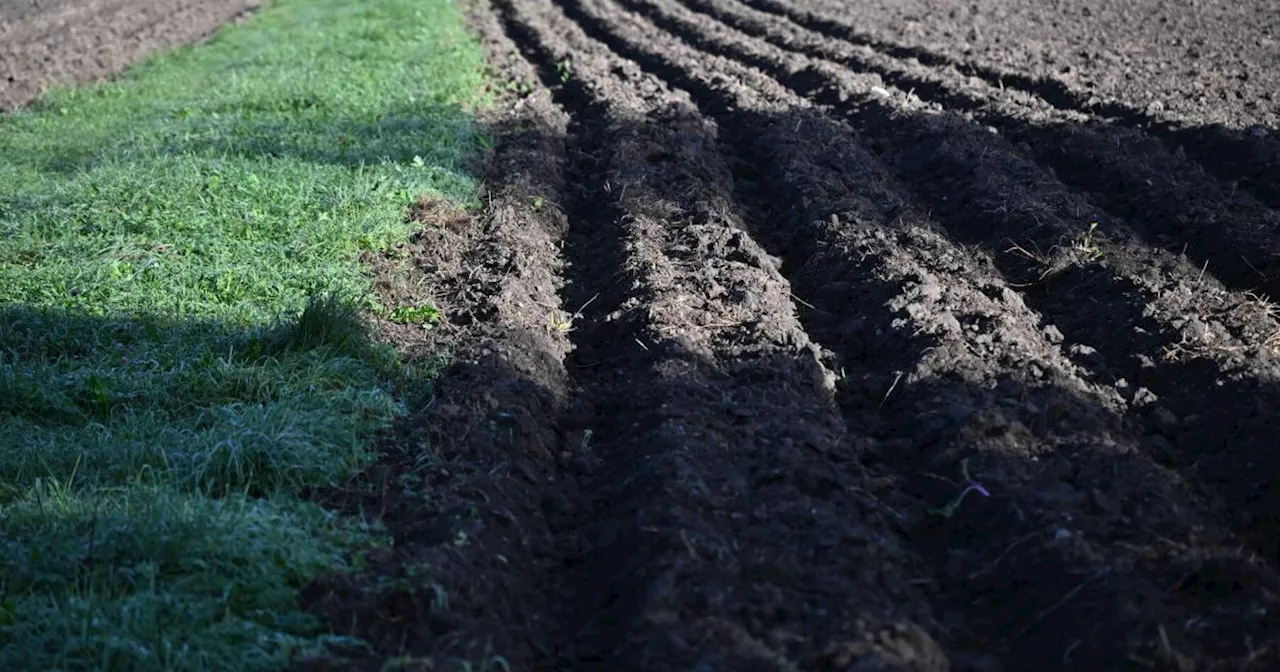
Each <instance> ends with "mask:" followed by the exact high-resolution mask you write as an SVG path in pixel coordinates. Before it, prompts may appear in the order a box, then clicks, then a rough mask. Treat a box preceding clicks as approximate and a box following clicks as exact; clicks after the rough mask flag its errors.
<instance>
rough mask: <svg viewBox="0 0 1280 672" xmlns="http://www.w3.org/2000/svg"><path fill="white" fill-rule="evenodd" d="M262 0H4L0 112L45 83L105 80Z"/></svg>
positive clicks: (208, 30) (0, 29)
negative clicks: (210, 0) (209, 0)
mask: <svg viewBox="0 0 1280 672" xmlns="http://www.w3.org/2000/svg"><path fill="white" fill-rule="evenodd" d="M259 4H261V2H260V1H259V0H218V1H217V2H207V1H205V0H5V2H3V3H0V111H5V110H11V109H14V108H16V107H21V106H23V105H26V104H27V103H30V102H31V101H32V100H35V98H36V97H37V96H39V95H40V93H41V92H42V91H44V90H45V89H47V88H48V87H50V86H58V85H63V86H65V85H69V84H80V83H86V82H94V81H100V80H103V79H106V78H107V77H110V76H112V75H114V74H116V73H118V72H120V71H121V70H123V69H124V68H126V67H127V66H129V65H131V64H133V63H134V62H136V61H138V60H139V59H141V58H143V57H145V56H148V55H150V54H152V53H155V52H157V51H160V50H164V49H169V48H172V47H175V46H178V45H181V44H186V43H189V42H195V41H197V40H201V39H204V38H206V37H208V36H209V35H212V34H213V31H214V30H215V29H217V27H218V26H220V25H222V24H224V23H226V22H228V21H232V20H235V19H236V18H238V17H241V16H244V15H245V14H247V13H248V12H250V11H251V10H253V9H254V8H256V7H257V6H258V5H259Z"/></svg>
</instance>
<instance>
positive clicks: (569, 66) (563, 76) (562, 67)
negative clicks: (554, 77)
mask: <svg viewBox="0 0 1280 672" xmlns="http://www.w3.org/2000/svg"><path fill="white" fill-rule="evenodd" d="M556 72H557V73H559V75H560V83H561V84H567V83H568V82H569V78H570V77H573V61H571V60H569V59H567V58H565V59H562V60H560V61H557V62H556Z"/></svg>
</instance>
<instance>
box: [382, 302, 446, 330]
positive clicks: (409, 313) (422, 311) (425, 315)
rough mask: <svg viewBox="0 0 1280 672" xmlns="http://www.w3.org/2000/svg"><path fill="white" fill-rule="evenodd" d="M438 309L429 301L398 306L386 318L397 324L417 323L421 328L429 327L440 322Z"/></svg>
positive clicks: (440, 316)
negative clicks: (416, 304) (415, 304)
mask: <svg viewBox="0 0 1280 672" xmlns="http://www.w3.org/2000/svg"><path fill="white" fill-rule="evenodd" d="M441 318H442V315H441V314H440V309H439V308H436V307H435V305H433V304H430V303H424V304H422V305H418V306H399V307H397V308H395V309H394V310H392V311H391V312H390V313H389V314H388V315H387V319H389V320H391V321H392V322H396V323H398V324H417V325H421V326H422V328H423V329H431V328H433V327H435V326H436V325H437V324H439V323H440V320H441Z"/></svg>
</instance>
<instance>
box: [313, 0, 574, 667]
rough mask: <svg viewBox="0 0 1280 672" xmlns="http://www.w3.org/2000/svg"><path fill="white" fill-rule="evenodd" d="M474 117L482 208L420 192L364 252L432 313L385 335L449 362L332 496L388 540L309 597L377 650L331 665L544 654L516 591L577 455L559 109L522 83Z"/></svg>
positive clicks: (399, 290)
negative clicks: (393, 227)
mask: <svg viewBox="0 0 1280 672" xmlns="http://www.w3.org/2000/svg"><path fill="white" fill-rule="evenodd" d="M471 4H472V10H473V16H472V22H471V23H472V26H473V28H474V29H475V31H476V32H477V33H478V34H479V35H480V36H481V38H482V39H483V41H484V44H485V47H486V51H487V53H488V57H489V62H490V63H491V64H493V65H494V66H495V68H496V69H497V70H498V72H499V74H500V76H502V77H503V78H506V79H510V80H515V81H524V82H527V81H529V80H530V79H532V78H533V77H534V76H535V73H534V72H533V70H532V69H531V68H530V67H529V65H528V64H527V63H525V62H524V61H523V60H522V58H521V57H520V55H519V53H518V52H517V51H516V49H515V48H514V45H512V44H511V43H510V41H508V40H506V38H505V36H504V35H503V33H502V30H501V28H500V27H499V25H498V24H497V21H496V18H495V17H494V15H493V14H492V11H491V10H490V9H489V7H488V6H487V5H486V3H485V2H483V0H471ZM518 88H519V87H517V89H518ZM482 122H483V123H484V124H485V125H486V127H487V130H488V131H489V133H490V135H491V136H492V137H493V138H494V140H495V144H494V149H493V150H492V151H491V153H490V155H489V156H488V157H486V158H487V160H486V162H485V165H484V167H483V168H484V176H485V178H486V183H487V185H488V189H487V192H486V193H485V194H484V196H485V200H486V210H485V212H484V214H483V216H482V217H481V218H479V219H475V218H472V217H470V216H468V215H466V214H465V213H460V212H456V211H452V210H450V209H448V207H447V206H445V205H444V204H442V203H439V202H432V201H423V202H421V203H419V204H418V206H417V207H416V208H415V209H414V211H413V213H412V215H413V216H414V217H415V219H416V220H417V221H418V222H419V223H420V225H421V228H420V230H419V231H418V232H417V233H416V234H415V235H414V237H413V240H412V241H411V242H410V243H408V244H406V245H403V246H401V247H400V248H398V249H396V250H394V251H392V252H390V253H387V254H386V255H384V256H382V257H379V258H377V259H375V260H374V266H375V269H376V271H377V287H378V290H379V294H380V296H381V297H382V299H383V300H384V301H385V302H388V303H389V304H391V305H392V306H396V305H410V306H417V305H421V304H423V303H424V300H425V299H428V298H429V299H430V300H431V303H432V304H434V305H435V306H436V307H437V308H438V309H439V310H440V312H441V314H442V322H441V324H440V325H439V326H437V327H436V328H435V329H433V330H432V331H429V332H426V331H423V330H422V329H421V328H420V327H418V326H417V325H397V324H393V323H390V322H384V323H381V324H380V327H381V329H382V332H383V335H384V336H385V337H387V338H389V339H391V340H392V341H394V342H395V343H396V344H397V345H398V346H399V347H400V348H401V349H402V350H403V351H404V352H405V353H406V354H407V355H408V356H410V357H433V356H437V355H438V353H439V351H440V349H441V346H442V345H448V346H449V350H450V351H451V352H452V353H453V357H452V360H453V361H452V363H451V364H450V365H449V366H448V367H447V368H446V369H445V370H444V371H442V372H441V374H440V376H439V378H438V380H437V382H436V384H435V388H436V389H435V398H434V400H433V403H432V404H430V405H429V406H427V407H426V408H424V409H422V410H420V411H419V412H417V413H415V414H414V415H413V416H412V417H411V418H409V419H408V420H407V421H406V422H404V423H402V424H401V426H399V427H397V428H396V429H395V430H394V431H392V432H391V433H390V434H389V435H388V436H386V437H383V440H382V441H381V442H380V444H379V448H380V450H381V459H380V460H379V463H378V465H377V466H376V467H375V468H374V469H372V470H370V471H369V472H368V473H366V474H364V475H362V476H361V477H360V478H359V479H357V481H358V482H357V483H356V484H354V485H353V486H352V487H350V488H348V489H347V490H346V491H347V492H348V493H350V494H349V495H348V498H350V497H352V496H354V495H355V493H359V496H358V497H356V501H354V502H338V504H341V505H344V506H346V507H348V508H350V509H351V510H352V511H353V512H358V513H360V514H365V515H369V514H373V513H378V514H379V516H380V520H381V521H382V522H383V523H385V524H386V526H387V529H388V531H389V532H390V534H391V535H392V536H393V538H394V540H395V543H394V545H393V546H392V547H391V548H389V549H380V550H378V551H376V552H374V553H371V554H370V555H369V557H368V560H367V566H366V567H365V568H364V569H363V570H362V571H360V572H357V573H356V574H355V575H341V576H337V577H322V578H321V579H320V580H318V581H317V582H316V583H315V584H314V585H312V586H311V587H310V588H309V589H308V590H307V592H306V594H305V595H304V598H305V601H306V603H307V604H308V607H309V608H310V609H311V610H312V611H313V612H314V613H317V614H318V615H320V616H322V617H323V618H325V619H326V620H327V621H328V622H329V624H330V626H331V627H332V628H333V630H334V631H335V632H337V633H338V634H343V635H352V636H356V637H359V638H361V639H363V640H365V641H367V642H370V643H372V644H373V645H374V646H375V647H376V648H375V650H374V651H372V652H370V651H363V652H361V653H360V654H359V655H358V656H355V658H356V659H355V660H350V661H343V662H342V664H343V667H342V668H341V669H367V670H379V669H386V667H385V665H386V664H387V663H388V662H389V661H395V660H403V659H405V657H407V658H408V659H414V660H418V661H421V664H423V665H431V666H432V667H433V669H455V668H456V667H457V666H458V665H460V664H465V665H477V664H486V659H487V658H488V657H489V656H491V653H490V652H491V651H493V650H497V651H499V652H501V653H502V655H503V656H504V657H505V659H506V660H507V661H508V662H510V663H511V664H512V665H515V666H516V669H525V668H526V667H527V665H528V664H529V663H530V661H532V660H534V659H536V658H537V657H538V656H539V655H543V649H542V648H541V646H542V644H541V642H542V640H543V639H544V638H543V636H542V630H543V626H542V625H541V624H540V623H539V622H538V621H537V618H536V617H537V615H538V614H537V611H535V610H533V609H531V608H530V604H529V600H528V596H529V595H534V594H539V593H541V592H542V591H544V590H547V585H546V584H547V582H548V578H549V577H554V576H555V575H556V572H555V569H556V563H557V561H558V555H557V554H556V551H557V550H558V549H557V547H556V546H555V545H554V544H553V543H551V540H552V539H553V535H552V534H551V523H552V522H553V521H554V513H555V511H556V510H557V507H558V505H559V502H560V501H561V499H562V498H564V497H565V496H567V493H571V492H572V491H573V483H574V476H575V470H574V469H573V464H574V461H575V457H576V456H574V455H573V454H572V452H571V451H566V450H565V445H566V443H567V442H566V441H565V440H564V438H563V437H562V435H561V433H560V427H559V420H560V417H561V416H562V414H563V413H564V409H566V408H568V407H569V406H570V404H571V401H572V400H573V398H574V396H575V393H576V387H577V386H576V384H575V382H574V381H573V379H572V378H571V376H570V375H569V372H568V371H567V370H566V367H565V362H566V360H567V358H568V356H569V353H570V351H571V347H572V344H571V343H570V341H569V339H568V337H567V334H566V332H565V331H564V330H563V329H560V328H558V325H561V324H566V323H568V322H569V321H570V319H571V318H570V316H569V315H568V313H566V311H565V310H564V308H563V306H562V301H561V298H560V295H561V293H562V292H563V291H564V289H563V287H564V284H565V279H564V275H565V259H564V258H563V256H562V253H561V246H562V242H563V240H564V238H565V234H566V231H567V228H568V221H567V217H566V215H565V213H564V212H563V209H562V203H564V202H565V201H566V200H567V199H566V196H565V194H566V191H567V186H566V181H567V179H568V178H569V176H570V171H569V168H568V163H569V162H568V160H567V157H566V146H565V136H566V128H567V125H568V119H567V117H566V116H565V114H564V113H563V112H562V111H561V110H560V109H559V108H558V107H557V106H556V105H555V104H554V103H553V102H552V100H551V98H550V96H549V94H548V93H547V91H545V90H541V89H534V90H524V91H520V92H519V93H517V92H516V91H506V92H502V93H500V95H499V96H498V104H497V105H496V106H495V108H494V109H493V110H492V111H489V112H486V116H485V117H484V118H483V119H482ZM424 287H426V288H429V292H430V296H423V288H424ZM415 484H417V485H418V486H420V487H415ZM419 490H420V492H419ZM463 661H465V662H463ZM304 669H310V668H304ZM320 669H338V668H337V667H321V668H320Z"/></svg>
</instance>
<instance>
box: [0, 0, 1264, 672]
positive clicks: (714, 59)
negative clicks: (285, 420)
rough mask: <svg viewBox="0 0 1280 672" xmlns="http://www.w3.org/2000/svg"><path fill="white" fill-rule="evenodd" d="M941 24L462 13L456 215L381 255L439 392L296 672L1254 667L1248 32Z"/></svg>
mask: <svg viewBox="0 0 1280 672" xmlns="http://www.w3.org/2000/svg"><path fill="white" fill-rule="evenodd" d="M490 2H492V4H490ZM953 4H954V3H952V4H946V5H945V6H944V5H943V4H942V3H936V2H925V1H923V0H878V1H877V2H870V3H859V4H858V6H857V8H854V7H851V6H850V5H849V4H848V3H837V2H834V1H833V0H560V1H558V2H552V1H551V0H476V2H474V3H472V4H471V5H469V10H470V12H471V17H472V21H473V25H474V27H475V30H476V32H477V33H478V34H479V35H480V36H481V37H482V38H483V39H484V41H485V44H486V47H487V49H488V51H489V56H490V64H491V66H492V67H493V68H494V70H495V72H496V74H497V75H498V76H499V79H500V80H501V81H504V82H507V83H508V86H506V87H505V88H504V89H503V90H502V91H500V92H498V93H499V94H500V96H499V98H500V100H501V104H500V105H499V106H498V107H497V108H496V109H495V110H493V111H492V112H491V113H490V116H489V117H488V118H486V119H485V120H484V121H485V123H486V124H488V125H489V127H490V130H491V132H492V134H493V136H494V137H495V139H496V142H495V144H494V147H493V148H492V150H491V151H490V153H489V155H488V156H487V157H485V163H484V165H483V167H482V170H483V173H484V176H485V179H486V183H487V184H488V193H487V194H486V196H487V203H488V207H487V210H486V211H485V212H484V213H482V215H481V216H479V217H471V216H469V215H467V214H466V213H459V212H454V211H451V210H449V209H448V208H447V207H446V206H444V205H442V204H439V203H432V202H423V203H421V204H419V206H418V207H417V208H415V210H414V212H412V213H411V216H413V217H414V218H415V219H416V221H418V222H420V223H421V225H422V226H421V231H420V233H419V234H418V235H417V236H416V237H415V239H414V240H413V241H412V242H411V243H409V244H407V245H405V246H403V247H402V248H401V249H399V250H396V251H393V252H391V253H389V254H387V255H386V256H385V257H381V258H378V259H374V260H373V261H374V262H375V266H376V268H377V269H378V278H379V289H380V291H382V292H383V293H384V295H385V296H386V297H387V299H388V300H389V301H390V302H392V303H395V302H398V301H402V300H403V301H410V300H412V301H414V302H416V301H420V300H421V299H422V298H423V297H422V296H421V293H422V291H423V290H422V289H421V288H422V287H428V288H430V292H431V297H430V298H432V299H434V300H435V301H436V302H437V304H438V305H440V306H441V307H442V309H443V310H444V313H445V315H446V320H445V323H444V324H443V325H442V326H441V328H440V329H439V330H436V331H433V332H431V333H429V334H426V335H424V334H423V333H422V332H420V331H412V330H405V329H398V328H397V327H395V326H394V325H389V324H388V325H383V327H384V335H385V336H386V338H388V339H390V340H393V341H395V342H397V343H399V344H401V345H402V346H403V347H404V348H405V350H406V352H408V353H409V354H410V355H411V356H431V353H433V352H436V351H438V350H439V349H440V348H441V347H442V346H447V347H449V348H451V349H452V350H453V351H454V352H456V357H455V358H454V359H453V360H452V363H451V364H450V365H449V366H448V367H447V368H446V369H445V371H444V372H443V374H442V376H441V378H440V381H439V384H438V389H437V390H436V394H435V398H434V400H433V402H432V403H431V404H429V405H428V406H426V407H424V408H422V409H420V410H418V411H417V412H416V413H415V414H414V416H413V417H412V418H411V419H410V420H409V421H407V422H406V423H404V424H403V425H402V426H400V427H397V428H396V429H395V430H394V431H392V432H389V433H388V434H387V435H386V436H384V437H381V443H380V447H381V449H382V451H383V460H382V461H381V463H380V464H379V465H378V466H377V467H376V468H374V469H372V470H370V471H369V472H368V473H365V474H362V475H360V476H359V477H358V478H357V479H355V480H354V481H353V482H352V483H351V484H350V487H348V488H345V489H343V490H342V491H339V492H330V493H323V497H324V498H325V501H327V502H328V503H330V504H331V505H333V506H337V507H344V508H347V509H349V510H351V511H362V512H364V513H366V514H368V515H372V516H376V517H378V518H380V519H382V520H383V521H384V522H385V523H386V524H387V525H388V527H389V529H390V530H391V532H392V535H393V537H394V539H395V544H394V545H393V546H392V547H391V548H388V549H375V550H372V551H371V552H370V553H368V554H367V556H366V557H365V558H364V560H365V564H364V569H362V570H361V571H359V572H356V573H354V574H343V575H333V576H325V577H321V578H320V579H318V580H317V581H316V582H315V584H314V585H313V586H312V587H311V589H310V590H308V591H307V594H306V595H304V598H305V600H306V602H307V604H308V605H309V607H310V608H311V609H312V610H313V611H314V612H315V613H316V614H317V615H320V616H321V617H323V618H326V619H327V620H328V622H329V623H330V625H331V627H332V628H333V629H334V630H336V631H338V632H341V633H348V634H352V635H356V636H359V637H361V638H363V639H365V640H366V641H369V642H371V643H372V644H373V645H374V648H373V650H356V649H353V650H350V651H339V650H335V651H334V652H333V654H332V656H331V657H329V658H325V659H323V660H310V661H301V662H300V667H304V668H307V669H353V668H356V669H370V670H375V669H383V666H384V664H386V663H388V662H391V661H395V662H396V664H397V665H401V666H402V667H401V669H404V668H406V667H407V668H408V669H452V668H451V666H454V667H458V669H464V668H461V667H460V666H461V662H462V661H469V662H470V663H471V664H472V667H471V668H470V669H499V668H500V667H501V666H500V665H499V664H498V663H497V662H496V660H497V659H496V658H495V655H501V657H502V660H503V661H505V662H506V663H507V666H508V667H509V668H510V669H513V670H548V671H549V670H564V669H611V670H677V669H678V670H699V671H703V670H706V671H714V670H797V669H804V670H842V671H844V670H847V671H853V670H858V671H866V670H918V671H934V670H937V671H942V670H969V671H974V672H977V671H982V672H988V671H992V670H1058V669H1078V670H1118V669H1135V670H1152V669H1155V670H1179V671H1183V670H1188V671H1189V670H1270V669H1277V667H1280V636H1278V635H1277V632H1280V459H1278V458H1277V457H1276V454H1275V451H1274V449H1273V446H1274V439H1273V437H1274V436H1275V435H1276V433H1277V427H1276V421H1275V420H1274V418H1275V417H1276V415H1275V412H1274V409H1276V408H1277V407H1280V386H1278V380H1280V368H1278V366H1277V358H1276V348H1277V346H1278V345H1280V321H1278V315H1280V313H1277V310H1276V309H1275V308H1274V306H1273V305H1272V304H1271V303H1270V300H1269V299H1268V298H1267V297H1269V296H1274V295H1276V293H1277V290H1280V275H1278V273H1280V265H1278V262H1277V256H1278V255H1280V228H1277V225H1278V224H1280V210H1278V208H1280V180H1277V178H1276V175H1277V174H1280V170H1277V168H1278V167H1277V157H1278V156H1280V154H1277V151H1276V138H1275V136H1274V133H1275V132H1276V117H1275V115H1276V111H1277V107H1276V104H1275V103H1276V101H1275V100H1274V98H1272V97H1271V95H1272V92H1273V91H1275V86H1274V84H1275V77H1276V76H1277V75H1276V72H1280V71H1275V70H1274V68H1268V67H1266V66H1267V64H1268V63H1273V62H1274V61H1275V58H1276V54H1275V42H1274V41H1273V35H1274V33H1273V31H1274V30H1275V29H1276V26H1277V17H1276V16H1275V11H1274V10H1273V9H1270V8H1269V6H1264V5H1265V3H1261V2H1254V3H1231V4H1228V3H1224V2H1206V1H1205V0H1200V1H1199V2H1197V3H1192V4H1190V5H1185V6H1184V5H1178V6H1174V5H1171V4H1169V3H1164V2H1161V1H1159V0H1146V1H1145V2H1140V3H1137V4H1135V3H1116V2H1112V1H1109V0H1087V1H1086V0H1074V1H1073V2H1061V3H1056V4H1046V3H1040V2H1030V1H1029V0H1028V1H1027V2H1001V3H988V2H976V3H970V4H969V5H966V6H964V7H959V6H956V7H955V8H953ZM23 11H25V10H23ZM23 11H18V12H16V13H15V12H10V14H8V15H0V16H6V18H7V19H8V20H9V22H10V23H8V24H4V25H5V26H6V27H5V28H3V29H0V34H3V32H2V31H3V30H7V29H10V28H9V26H12V25H16V24H14V23H13V21H14V20H15V19H14V18H13V17H17V18H16V21H18V22H19V23H20V22H23V21H27V22H30V21H31V20H32V19H30V16H31V15H30V14H23ZM1149 21H1156V22H1158V23H1159V24H1160V25H1163V26H1167V28H1166V29H1164V30H1162V31H1147V30H1146V26H1147V23H1145V22H1149ZM1268 50H1270V51H1268ZM1193 51H1194V55H1193V54H1192V52H1193ZM1197 92H1198V93H1197ZM962 493H965V496H964V498H963V499H962V500H959V499H957V496H959V495H961V494H962ZM486 664H487V665H489V667H487V668H486V667H484V665H486Z"/></svg>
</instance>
